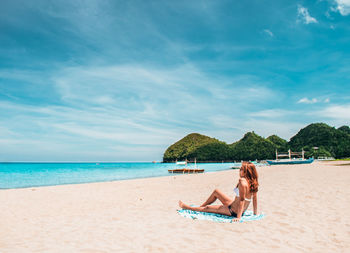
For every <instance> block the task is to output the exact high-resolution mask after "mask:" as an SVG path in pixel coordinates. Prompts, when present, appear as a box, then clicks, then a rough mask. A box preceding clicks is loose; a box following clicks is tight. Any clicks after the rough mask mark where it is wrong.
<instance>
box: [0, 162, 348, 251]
mask: <svg viewBox="0 0 350 253" xmlns="http://www.w3.org/2000/svg"><path fill="white" fill-rule="evenodd" d="M349 163H350V162H349ZM332 164H334V163H329V162H328V163H326V162H324V163H317V162H315V163H314V164H311V165H295V166H271V167H261V168H259V173H260V186H261V187H260V189H259V194H258V204H259V208H258V209H259V212H264V213H266V214H267V216H266V217H265V218H264V219H263V220H260V221H253V222H246V223H234V224H223V223H214V222H211V221H201V220H191V219H187V218H183V217H181V216H179V215H178V214H177V213H176V209H177V208H178V206H177V203H178V200H179V199H181V200H183V201H184V202H185V203H193V204H200V203H201V202H203V201H204V200H205V199H206V198H207V196H208V195H209V194H210V193H211V191H212V190H213V189H214V188H219V189H221V190H223V191H224V192H226V193H227V194H232V190H233V187H234V185H235V184H236V182H237V180H238V171H237V170H231V171H222V172H216V173H205V174H201V175H177V176H169V177H162V178H150V179H137V180H127V181H119V182H118V181H117V182H106V183H93V184H81V185H64V186H53V187H39V188H27V189H14V190H1V191H0V203H1V209H0V252H2V253H3V252H200V251H203V250H207V251H211V252H346V251H347V250H349V249H350V214H349V208H350V201H349V200H350V190H349V184H350V166H334V165H332ZM251 208H252V207H250V209H251ZM348 252H349V251H348Z"/></svg>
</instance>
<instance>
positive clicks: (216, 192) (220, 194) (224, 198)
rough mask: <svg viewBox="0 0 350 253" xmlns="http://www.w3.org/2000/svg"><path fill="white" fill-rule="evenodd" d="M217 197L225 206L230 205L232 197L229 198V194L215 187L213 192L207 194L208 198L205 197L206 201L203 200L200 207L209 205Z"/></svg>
mask: <svg viewBox="0 0 350 253" xmlns="http://www.w3.org/2000/svg"><path fill="white" fill-rule="evenodd" d="M217 199H219V200H220V201H221V203H222V204H223V205H225V206H228V205H230V204H231V203H232V202H233V199H231V198H230V197H229V196H227V195H226V194H224V193H223V192H222V191H220V190H219V189H215V190H214V191H213V193H212V194H211V195H210V196H209V198H208V199H207V201H205V202H204V203H203V204H202V205H201V207H204V206H207V205H210V204H211V203H214V202H215V200H217Z"/></svg>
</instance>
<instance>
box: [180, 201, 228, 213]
mask: <svg viewBox="0 0 350 253" xmlns="http://www.w3.org/2000/svg"><path fill="white" fill-rule="evenodd" d="M179 206H180V207H181V208H182V209H188V210H192V211H198V212H207V213H219V214H224V215H228V216H231V213H230V211H229V210H228V208H227V206H224V205H212V206H200V207H194V206H189V205H186V204H185V203H183V202H182V201H181V200H180V201H179Z"/></svg>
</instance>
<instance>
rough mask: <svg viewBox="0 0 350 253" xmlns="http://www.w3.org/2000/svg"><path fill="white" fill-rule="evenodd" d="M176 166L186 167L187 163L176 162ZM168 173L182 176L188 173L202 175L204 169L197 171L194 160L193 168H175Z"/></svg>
mask: <svg viewBox="0 0 350 253" xmlns="http://www.w3.org/2000/svg"><path fill="white" fill-rule="evenodd" d="M176 164H177V165H187V161H185V162H176ZM168 172H169V173H178V174H179V173H182V174H186V173H187V174H188V173H203V172H204V169H198V168H197V160H196V159H194V168H177V169H173V170H168Z"/></svg>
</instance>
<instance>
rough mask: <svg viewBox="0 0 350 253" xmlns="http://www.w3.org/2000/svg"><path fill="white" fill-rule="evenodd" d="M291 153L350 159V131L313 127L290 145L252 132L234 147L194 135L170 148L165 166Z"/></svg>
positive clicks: (297, 136)
mask: <svg viewBox="0 0 350 253" xmlns="http://www.w3.org/2000/svg"><path fill="white" fill-rule="evenodd" d="M288 149H292V150H293V151H301V150H302V149H304V151H305V156H306V157H321V156H323V157H331V156H332V157H335V158H345V157H350V128H349V126H342V127H339V128H338V129H336V128H335V127H331V126H329V125H327V124H325V123H313V124H310V125H308V126H306V127H305V128H303V129H301V130H300V131H299V132H298V133H297V134H296V135H295V136H293V137H292V138H291V139H290V141H289V142H288V141H286V140H284V139H282V138H280V137H278V136H277V135H271V136H269V137H267V138H264V137H261V136H259V135H257V134H256V133H254V132H248V133H246V134H245V135H244V136H243V138H242V139H240V140H239V141H237V142H234V143H232V144H227V143H225V142H223V141H220V140H217V139H215V138H211V137H208V136H205V135H201V134H198V133H192V134H189V135H187V136H186V137H184V138H182V139H181V140H179V141H177V142H176V143H174V144H173V145H171V146H170V147H168V148H167V150H166V151H165V153H164V155H163V162H174V161H176V160H178V161H181V160H186V159H187V160H189V161H193V160H194V159H197V161H198V162H222V161H224V162H229V161H240V160H256V159H257V160H265V159H274V158H275V152H276V150H278V152H286V151H287V150H288Z"/></svg>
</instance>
